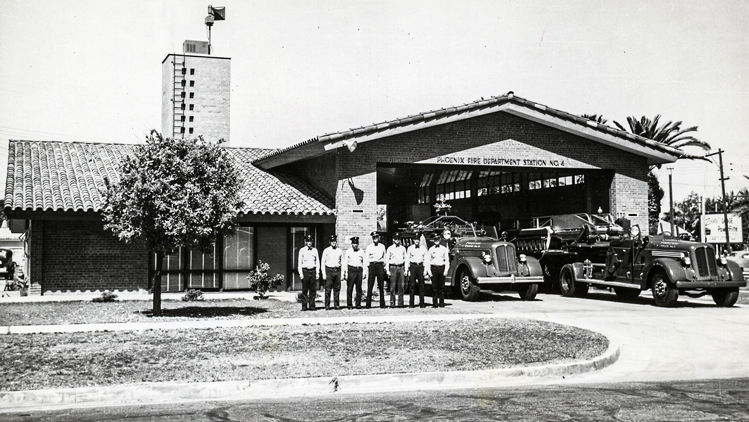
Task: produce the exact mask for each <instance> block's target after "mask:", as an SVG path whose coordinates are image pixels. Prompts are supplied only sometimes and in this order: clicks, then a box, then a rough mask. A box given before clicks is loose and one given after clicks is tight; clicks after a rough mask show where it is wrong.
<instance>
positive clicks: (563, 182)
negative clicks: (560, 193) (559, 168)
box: [559, 176, 572, 186]
mask: <svg viewBox="0 0 749 422" xmlns="http://www.w3.org/2000/svg"><path fill="white" fill-rule="evenodd" d="M570 185H572V176H562V177H560V178H559V186H570Z"/></svg>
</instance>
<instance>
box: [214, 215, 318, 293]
mask: <svg viewBox="0 0 749 422" xmlns="http://www.w3.org/2000/svg"><path fill="white" fill-rule="evenodd" d="M254 245H255V228H254V227H237V229H236V230H235V231H234V235H233V236H226V237H224V259H223V261H224V262H223V263H224V289H247V288H249V282H248V281H247V276H248V275H249V274H250V271H251V270H252V269H254V266H255V261H254V259H253V256H254V255H255V254H254ZM302 245H304V244H303V243H302ZM294 259H296V257H295V258H294Z"/></svg>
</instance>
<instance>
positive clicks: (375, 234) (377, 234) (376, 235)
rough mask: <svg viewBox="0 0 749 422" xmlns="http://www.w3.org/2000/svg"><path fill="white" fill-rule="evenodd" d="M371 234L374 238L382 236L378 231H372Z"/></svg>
mask: <svg viewBox="0 0 749 422" xmlns="http://www.w3.org/2000/svg"><path fill="white" fill-rule="evenodd" d="M369 235H370V236H372V237H373V238H375V237H380V234H379V233H377V232H372V233H370V234H369Z"/></svg>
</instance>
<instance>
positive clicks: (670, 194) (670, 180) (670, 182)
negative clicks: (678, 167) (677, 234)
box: [668, 167, 674, 236]
mask: <svg viewBox="0 0 749 422" xmlns="http://www.w3.org/2000/svg"><path fill="white" fill-rule="evenodd" d="M673 173H674V168H673V167H669V168H668V203H669V207H670V210H671V211H669V212H670V216H671V219H670V220H671V236H674V181H673V176H674V174H673Z"/></svg>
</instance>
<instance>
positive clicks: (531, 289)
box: [518, 283, 538, 300]
mask: <svg viewBox="0 0 749 422" xmlns="http://www.w3.org/2000/svg"><path fill="white" fill-rule="evenodd" d="M518 293H519V294H520V299H521V300H533V299H535V298H536V294H537V293H538V283H531V284H521V285H520V287H518Z"/></svg>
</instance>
